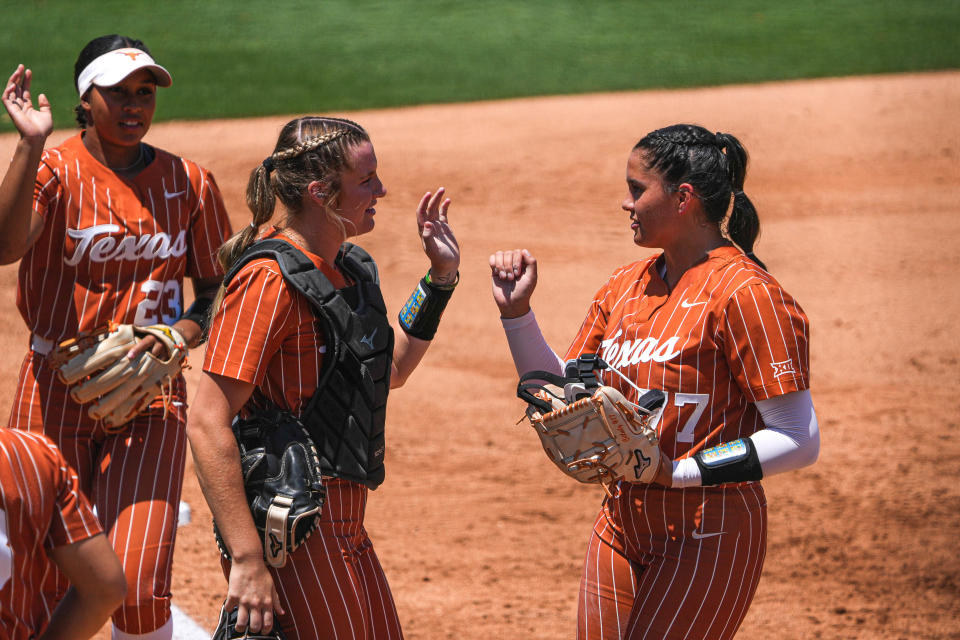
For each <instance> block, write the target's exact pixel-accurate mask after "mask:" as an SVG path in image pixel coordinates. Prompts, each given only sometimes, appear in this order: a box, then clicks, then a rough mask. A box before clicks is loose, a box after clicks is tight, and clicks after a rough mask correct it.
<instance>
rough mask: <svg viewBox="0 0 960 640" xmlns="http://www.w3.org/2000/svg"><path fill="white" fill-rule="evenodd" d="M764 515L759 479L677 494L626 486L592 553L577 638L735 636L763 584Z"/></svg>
mask: <svg viewBox="0 0 960 640" xmlns="http://www.w3.org/2000/svg"><path fill="white" fill-rule="evenodd" d="M766 514H767V512H766V499H765V497H764V495H763V489H762V488H761V487H760V484H759V483H756V482H754V483H746V484H742V485H736V486H733V487H726V488H723V489H718V488H706V489H703V488H696V489H677V490H673V489H664V488H662V487H655V486H644V485H633V484H629V483H622V484H621V491H620V493H619V494H618V495H617V496H616V497H615V498H614V499H609V498H608V499H607V500H605V502H604V505H603V508H602V509H601V511H600V514H599V516H598V517H597V520H596V522H595V524H594V528H593V533H592V535H591V537H590V543H589V545H588V547H587V554H586V559H585V561H584V567H583V574H582V577H581V581H580V597H579V605H578V612H577V638H578V639H579V640H601V639H602V640H627V639H629V640H641V639H649V640H654V639H656V640H681V639H682V640H695V639H698V638H699V639H703V640H725V639H727V638H732V637H733V636H734V635H735V634H736V632H737V629H738V628H739V627H740V624H741V623H742V622H743V618H744V616H746V613H747V609H748V608H749V606H750V602H751V601H752V600H753V595H754V593H755V592H756V589H757V584H758V583H759V581H760V573H761V570H762V568H763V560H764V556H765V553H766V522H767V517H766Z"/></svg>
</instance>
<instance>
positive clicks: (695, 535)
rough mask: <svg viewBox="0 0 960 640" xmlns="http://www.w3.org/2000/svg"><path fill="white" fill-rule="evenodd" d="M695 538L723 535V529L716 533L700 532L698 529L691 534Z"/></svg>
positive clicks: (701, 538)
mask: <svg viewBox="0 0 960 640" xmlns="http://www.w3.org/2000/svg"><path fill="white" fill-rule="evenodd" d="M690 535H691V536H692V537H693V539H694V540H703V539H704V538H712V537H713V536H722V535H723V531H717V532H716V533H700V532H699V531H697V530H696V529H694V530H693V532H692V533H691V534H690Z"/></svg>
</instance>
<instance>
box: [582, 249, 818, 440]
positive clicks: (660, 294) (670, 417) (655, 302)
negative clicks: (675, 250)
mask: <svg viewBox="0 0 960 640" xmlns="http://www.w3.org/2000/svg"><path fill="white" fill-rule="evenodd" d="M658 257H659V256H652V257H650V258H648V259H646V260H641V261H639V262H635V263H633V264H629V265H626V266H624V267H621V268H620V269H618V270H617V271H616V272H615V273H614V274H613V275H612V276H611V277H610V279H609V280H608V281H607V283H606V284H605V285H604V286H603V287H602V288H601V289H600V290H599V291H598V292H597V294H596V296H595V297H594V300H593V303H592V304H591V306H590V309H589V311H588V313H587V317H586V319H585V320H584V323H583V325H582V327H581V328H580V333H579V335H578V336H577V337H576V339H575V340H574V341H573V344H572V345H571V347H570V349H569V351H568V352H567V358H576V357H577V356H578V355H580V354H582V353H592V352H596V353H599V354H600V357H601V358H603V360H605V361H606V362H607V363H608V364H610V365H611V366H612V367H615V368H616V369H617V370H618V371H619V372H620V373H622V374H624V375H625V376H626V377H627V378H629V379H631V380H632V381H634V383H635V384H637V385H638V386H639V387H642V388H644V389H661V390H663V391H664V392H666V394H667V404H666V408H665V410H664V412H663V416H662V418H661V420H660V422H659V424H658V427H657V431H658V432H659V434H660V446H661V448H662V449H663V451H664V452H665V453H666V454H667V455H668V456H670V457H671V458H673V459H678V458H684V457H687V456H689V455H692V454H694V453H696V452H697V451H699V450H700V449H702V448H704V447H710V446H713V445H716V444H720V443H721V442H729V441H731V440H736V439H737V438H741V437H746V436H749V435H750V434H752V433H754V432H756V431H758V430H760V429H762V428H763V423H762V421H761V419H760V414H759V412H758V411H757V409H756V407H755V406H754V404H753V403H755V402H757V401H758V400H764V399H767V398H771V397H774V396H778V395H781V394H785V393H790V392H791V391H798V390H802V389H806V388H808V386H809V348H808V324H807V318H806V315H805V314H804V312H803V310H802V309H801V308H800V306H799V305H798V304H797V303H796V301H795V300H794V299H793V298H792V297H790V295H789V294H788V293H787V292H786V291H784V290H783V289H782V288H781V286H780V284H779V283H778V282H777V281H776V280H775V279H774V278H773V276H771V275H770V274H769V273H767V272H766V271H764V270H763V269H761V268H760V267H759V266H757V265H756V264H755V263H754V262H752V261H751V260H750V259H749V258H747V257H746V256H745V255H744V254H743V253H742V252H740V250H738V249H736V248H735V247H731V246H726V247H720V248H718V249H715V250H713V251H711V252H710V253H709V255H708V257H707V259H706V260H704V261H703V262H701V263H699V264H697V265H695V266H693V267H691V268H690V269H689V270H687V272H686V273H684V274H683V276H682V277H681V279H680V281H679V282H678V283H677V284H676V286H675V287H674V289H673V291H668V290H667V286H666V283H665V282H664V281H663V279H662V278H661V277H660V275H659V274H658V271H657V259H658ZM602 379H603V381H604V384H608V385H610V386H613V387H616V388H618V389H620V390H621V391H622V392H623V393H624V395H625V396H626V397H627V398H628V399H631V400H634V399H636V397H637V392H636V391H635V390H634V389H632V388H631V387H629V386H628V385H627V384H626V383H624V382H623V381H622V379H621V378H620V377H619V376H617V375H615V374H613V373H612V372H605V373H603V374H602Z"/></svg>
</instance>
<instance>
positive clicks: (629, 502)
mask: <svg viewBox="0 0 960 640" xmlns="http://www.w3.org/2000/svg"><path fill="white" fill-rule="evenodd" d="M746 167H747V154H746V150H745V149H744V147H743V145H742V144H741V143H740V141H739V140H737V138H735V137H734V136H732V135H730V134H727V133H713V132H710V131H708V130H706V129H704V128H703V127H700V126H697V125H686V124H681V125H673V126H669V127H665V128H663V129H658V130H656V131H652V132H650V133H649V134H647V135H646V136H644V137H643V138H642V139H641V140H640V141H639V142H638V143H637V144H636V145H635V146H634V148H633V149H632V151H631V152H630V154H629V157H628V159H627V171H626V186H627V197H626V198H625V199H624V201H623V203H622V205H621V207H622V209H623V210H624V211H625V212H626V213H627V215H628V218H629V226H630V232H631V234H632V238H633V242H634V243H635V244H636V245H638V246H641V247H646V248H658V249H660V250H661V251H659V252H656V253H654V254H653V255H651V256H650V257H647V258H643V259H641V260H638V261H636V262H633V263H630V264H627V265H624V266H622V267H620V268H618V269H617V270H616V271H614V273H613V274H612V275H611V276H610V277H609V278H608V280H607V281H606V282H605V283H604V284H603V285H602V286H601V287H600V289H599V290H598V291H597V292H596V294H595V296H594V298H593V301H592V302H591V304H590V307H589V309H588V310H587V314H586V317H585V318H584V320H583V323H582V324H581V326H580V330H579V332H578V333H577V335H576V337H575V338H574V340H573V343H572V344H571V346H570V347H569V349H568V350H567V351H566V357H565V358H563V359H561V358H560V357H559V356H558V355H557V354H556V353H555V352H554V351H553V350H552V349H551V348H550V346H549V345H548V344H547V343H546V341H545V340H544V337H543V335H542V333H541V332H540V329H539V326H538V325H537V320H536V318H535V316H534V314H533V311H532V310H531V307H530V299H531V296H532V294H533V291H534V289H535V287H536V283H537V261H536V259H535V258H534V257H533V256H532V255H531V254H530V253H529V252H528V251H526V250H519V249H516V250H507V251H498V252H496V253H495V254H494V255H491V256H490V268H491V274H492V280H493V295H494V300H495V302H496V303H497V306H498V308H499V310H500V317H501V322H502V324H503V328H504V331H505V333H506V337H507V342H508V344H509V347H510V352H511V354H512V356H513V360H514V364H515V365H516V369H517V373H518V374H520V376H521V381H520V385H519V386H518V389H517V392H518V395H519V396H520V397H521V398H523V399H524V400H525V401H526V402H527V403H528V409H527V416H528V418H529V420H530V423H531V424H532V425H533V427H534V428H535V429H536V431H537V435H538V436H539V437H540V440H541V443H542V445H543V448H544V450H545V451H546V452H547V455H548V456H549V458H550V460H551V461H552V462H553V463H554V464H555V465H557V466H558V467H559V468H560V469H561V470H562V471H563V472H564V473H566V474H568V475H570V476H571V477H573V478H575V479H576V480H578V481H580V482H598V483H602V484H603V485H604V487H605V489H606V490H607V491H606V497H605V499H604V501H603V504H602V506H601V509H600V513H599V514H598V516H597V518H596V521H595V524H594V527H593V531H592V533H591V537H590V542H589V544H588V547H587V553H586V559H585V561H584V564H583V573H582V576H581V580H580V595H579V598H578V612H577V637H578V638H579V639H580V640H607V639H621V638H630V639H634V638H637V639H639V638H658V639H668V640H669V639H677V640H679V639H681V638H682V639H684V640H692V639H694V638H701V639H704V640H706V639H709V640H725V639H728V638H732V637H733V636H734V634H735V633H736V631H737V629H738V628H739V626H740V623H741V622H742V620H743V618H744V616H745V615H746V612H747V609H748V607H749V605H750V602H751V600H752V598H753V594H754V592H755V590H756V588H757V583H758V581H759V579H760V574H761V569H762V566H763V559H764V556H765V549H766V498H765V496H764V493H763V488H762V487H761V485H760V482H759V481H760V480H761V479H762V478H763V477H765V476H769V475H771V474H774V473H781V472H785V471H791V470H794V469H799V468H801V467H803V466H806V465H809V464H811V463H813V462H814V461H815V460H816V458H817V454H818V451H819V442H820V436H819V428H818V425H817V420H816V414H815V413H814V410H813V402H812V399H811V396H810V391H809V375H810V374H809V336H808V327H809V321H808V320H807V318H806V315H805V314H804V312H803V310H802V309H801V308H800V305H799V304H798V303H797V302H796V301H795V300H794V299H793V298H792V297H791V296H790V295H789V294H788V293H787V292H786V291H785V290H784V289H783V287H782V286H781V285H780V283H779V282H777V280H776V279H775V278H774V277H773V276H772V275H770V273H769V272H768V271H767V270H766V267H765V266H764V265H763V264H762V263H761V262H760V261H759V259H758V258H757V257H756V255H755V254H754V253H753V244H754V241H755V239H756V237H757V234H758V233H759V228H760V223H759V219H758V217H757V213H756V210H755V209H754V207H753V205H752V203H751V202H750V199H749V198H748V197H747V195H746V194H745V193H744V179H745V177H746ZM565 363H566V364H565Z"/></svg>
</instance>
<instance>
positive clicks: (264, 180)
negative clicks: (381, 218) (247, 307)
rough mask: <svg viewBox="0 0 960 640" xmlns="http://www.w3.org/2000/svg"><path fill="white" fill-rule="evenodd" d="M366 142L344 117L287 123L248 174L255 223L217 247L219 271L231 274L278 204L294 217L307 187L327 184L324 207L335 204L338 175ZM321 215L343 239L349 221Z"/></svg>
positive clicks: (218, 301)
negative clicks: (355, 150) (352, 152)
mask: <svg viewBox="0 0 960 640" xmlns="http://www.w3.org/2000/svg"><path fill="white" fill-rule="evenodd" d="M369 141H370V136H369V135H368V134H367V132H366V131H365V130H364V129H363V127H361V126H360V125H358V124H357V123H356V122H353V121H351V120H346V119H343V118H330V117H323V116H306V117H303V118H297V119H295V120H291V121H290V122H288V123H287V124H285V125H284V126H283V129H281V130H280V135H279V137H278V139H277V144H276V146H275V147H274V148H273V153H272V154H270V155H269V156H267V158H266V159H265V160H264V161H263V162H262V163H260V164H258V165H257V166H256V168H255V169H254V170H253V171H251V172H250V179H249V181H248V182H247V207H248V208H249V209H250V211H251V212H252V213H253V221H252V222H251V223H250V224H248V225H247V226H246V227H244V228H243V229H242V230H241V231H238V232H237V233H235V234H233V236H231V237H230V238H229V239H228V240H227V241H226V242H224V243H223V246H221V247H220V250H219V251H218V252H217V260H218V261H219V262H220V265H221V266H222V267H223V270H224V271H225V272H226V271H229V270H230V268H231V267H232V266H233V265H234V264H235V263H236V261H237V260H238V259H239V258H240V256H241V255H242V254H243V252H244V251H246V250H247V248H248V247H249V246H250V245H251V244H253V242H254V241H255V240H256V239H257V236H258V235H259V232H260V227H261V226H262V225H264V224H266V223H268V222H269V221H270V219H271V218H273V212H274V209H275V208H276V202H277V200H280V202H281V203H283V206H284V207H285V208H286V210H287V213H288V214H289V215H291V216H296V215H298V214H299V213H300V212H301V210H302V208H303V196H304V193H305V192H306V189H307V186H308V185H309V184H310V183H311V182H313V181H315V180H316V181H319V182H323V183H324V184H325V185H326V191H325V192H324V193H325V200H326V202H328V203H336V202H337V201H338V199H339V196H340V175H341V174H342V173H343V171H344V170H346V169H348V168H350V165H349V152H350V150H351V149H353V148H354V147H355V146H357V145H359V144H361V143H363V142H369ZM325 213H326V215H327V216H328V217H329V219H330V220H331V222H333V223H334V224H335V225H336V227H337V228H338V229H339V230H340V233H341V236H342V237H346V235H347V233H346V226H345V224H346V223H348V221H346V220H344V219H343V217H342V216H340V215H339V214H338V213H336V211H335V210H334V208H333V207H331V206H330V205H329V204H328V205H327V207H326V211H325ZM224 292H225V289H224V287H222V286H221V287H220V291H219V292H218V293H217V297H216V299H215V300H214V303H213V305H212V306H211V314H212V313H215V312H216V311H217V310H218V309H219V308H220V304H221V303H222V302H223V295H224Z"/></svg>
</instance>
